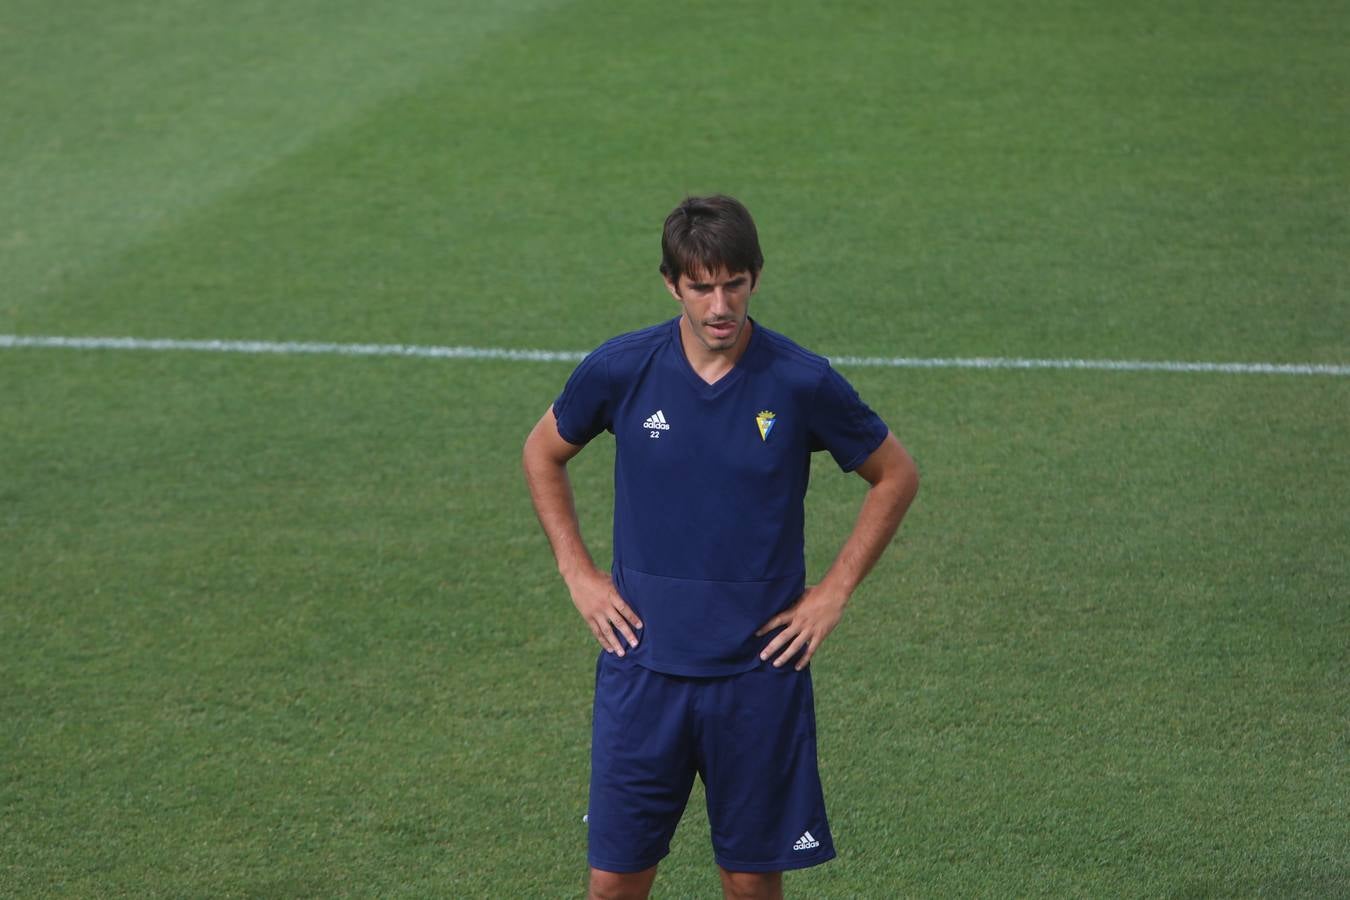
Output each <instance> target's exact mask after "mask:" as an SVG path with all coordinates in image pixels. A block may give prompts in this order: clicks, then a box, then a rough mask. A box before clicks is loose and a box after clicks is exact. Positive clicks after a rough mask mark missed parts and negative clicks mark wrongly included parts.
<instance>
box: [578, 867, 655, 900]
mask: <svg viewBox="0 0 1350 900" xmlns="http://www.w3.org/2000/svg"><path fill="white" fill-rule="evenodd" d="M655 878H656V866H652V867H651V868H650V869H643V870H642V871H641V872H606V871H604V870H603V869H591V886H590V891H589V892H588V893H587V895H586V896H587V900H646V898H647V895H648V894H649V893H651V890H652V880H653V879H655Z"/></svg>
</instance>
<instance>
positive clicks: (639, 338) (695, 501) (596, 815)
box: [523, 196, 919, 900]
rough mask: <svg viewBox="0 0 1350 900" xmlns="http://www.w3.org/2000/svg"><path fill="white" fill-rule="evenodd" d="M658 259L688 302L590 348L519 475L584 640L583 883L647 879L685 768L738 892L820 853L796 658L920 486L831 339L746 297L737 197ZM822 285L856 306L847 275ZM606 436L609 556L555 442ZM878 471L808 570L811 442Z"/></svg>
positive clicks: (827, 846) (680, 797)
mask: <svg viewBox="0 0 1350 900" xmlns="http://www.w3.org/2000/svg"><path fill="white" fill-rule="evenodd" d="M661 255H662V261H661V267H660V269H661V274H662V276H663V277H664V279H665V283H666V288H667V290H669V291H670V294H671V296H672V297H674V298H675V301H676V303H678V304H679V307H680V315H679V316H678V317H676V318H674V319H672V320H670V321H667V322H664V323H662V324H660V325H656V326H654V327H651V328H647V329H645V330H642V331H637V332H633V333H631V334H625V335H622V336H620V337H616V338H614V339H612V340H610V341H607V342H606V343H605V344H603V345H602V346H600V347H599V348H598V349H597V350H595V351H594V352H593V353H591V354H589V355H588V356H587V357H586V358H585V359H584V360H583V361H582V362H581V364H580V365H578V366H577V368H576V370H575V371H574V372H573V373H572V376H571V378H570V379H568V381H567V384H566V386H565V387H564V388H563V391H562V393H561V394H560V395H559V396H558V398H557V399H556V400H555V401H554V402H553V405H552V406H551V407H550V408H549V410H548V411H547V412H545V413H544V416H543V418H541V419H540V420H539V422H538V424H536V425H535V426H534V429H533V431H531V432H530V436H529V437H528V439H527V440H526V442H525V450H524V459H523V462H524V467H525V477H526V481H527V482H528V484H529V488H530V493H531V496H532V498H533V500H534V506H535V510H536V512H537V513H538V515H539V521H540V523H541V524H542V525H543V529H544V532H545V533H546V534H547V536H548V539H549V542H550V544H551V545H552V548H553V554H554V556H555V558H556V560H557V564H558V570H559V572H560V573H561V575H562V577H563V579H564V581H565V582H566V584H567V588H568V590H569V591H570V592H571V595H572V602H573V603H574V604H575V605H576V608H577V611H578V612H579V613H580V614H581V617H582V619H583V620H584V621H585V623H586V626H587V627H588V628H589V629H590V631H591V634H593V635H594V636H595V639H596V641H597V642H599V644H600V647H601V648H602V651H603V652H601V653H599V658H598V660H597V662H596V682H595V706H594V716H593V725H592V736H591V786H590V801H589V811H588V822H589V862H590V867H591V868H590V893H589V896H590V897H591V898H596V900H598V898H644V897H646V896H647V895H648V893H649V891H650V890H651V886H652V882H653V880H654V879H655V877H656V866H657V863H659V862H660V860H661V859H662V858H663V857H665V855H666V854H667V853H668V852H669V851H670V839H671V835H672V834H673V833H674V831H675V826H676V824H677V823H678V822H679V819H680V816H681V815H682V814H683V812H684V807H685V804H686V802H687V801H688V798H689V792H690V790H691V788H692V786H693V781H694V775H695V773H697V774H698V775H699V776H700V777H701V778H702V780H703V783H704V788H705V793H706V796H707V809H708V818H709V821H710V824H711V827H712V842H713V848H714V851H715V858H716V860H717V864H718V867H719V872H720V875H721V879H722V888H723V892H724V894H725V895H726V896H727V897H729V898H733V897H734V898H773V897H781V896H782V873H783V872H784V871H785V870H788V869H799V868H804V867H807V866H813V865H816V864H818V863H823V862H825V861H827V860H829V859H832V858H833V857H834V845H833V841H832V840H831V837H830V826H829V824H828V822H827V821H826V818H825V803H824V798H823V795H822V792H821V786H820V777H819V774H818V772H817V768H816V735H815V710H814V702H813V697H812V691H811V674H810V669H809V668H808V664H809V663H810V662H811V659H812V657H814V655H815V654H816V652H817V651H818V650H819V649H820V645H821V642H823V641H824V640H825V638H826V637H828V636H829V634H830V632H832V631H833V630H834V628H835V626H836V625H838V624H839V620H840V617H841V616H843V614H844V607H845V605H846V604H847V603H848V600H849V596H850V595H851V594H852V593H853V591H854V589H855V588H857V586H858V584H859V583H860V582H861V581H862V580H863V578H864V577H865V576H866V575H867V573H868V571H869V570H870V569H871V568H872V566H873V564H874V563H875V562H876V561H877V559H878V557H880V555H881V553H882V551H883V550H884V549H885V547H886V545H887V544H888V543H889V542H890V540H891V537H892V536H893V535H894V534H895V530H896V528H897V527H898V526H899V524H900V520H901V518H902V517H903V516H904V514H905V510H906V509H907V508H908V507H909V504H910V501H911V500H912V499H913V498H914V495H915V492H916V491H917V490H918V483H919V481H918V472H917V469H916V468H915V465H914V462H913V460H911V459H910V457H909V454H908V453H906V452H905V450H904V448H903V447H902V446H901V445H900V443H899V441H897V440H896V439H895V437H894V436H893V435H892V434H891V433H890V431H889V430H888V429H887V427H886V425H885V423H884V422H882V420H881V419H880V418H879V417H878V416H877V415H876V413H874V412H873V411H872V410H871V409H869V408H868V407H867V405H866V404H864V403H863V401H862V400H861V399H860V398H859V397H858V395H857V393H856V392H855V391H854V390H853V388H852V387H851V386H850V385H849V384H848V382H847V381H845V380H844V379H843V378H842V377H841V376H840V375H839V374H838V373H837V372H835V371H834V369H832V368H831V367H830V364H829V361H828V360H826V359H824V358H822V357H820V356H817V355H815V354H813V353H809V352H808V351H806V350H804V349H802V348H801V347H799V346H798V345H797V344H795V343H793V342H792V341H790V340H788V339H787V338H786V337H784V336H782V335H780V334H777V333H776V332H773V331H770V330H769V329H768V328H766V327H764V326H763V325H761V324H760V323H759V322H757V321H756V320H754V319H751V318H750V315H749V306H750V298H751V297H752V296H753V295H754V294H755V292H756V290H757V289H758V288H759V284H760V273H761V270H762V269H763V266H764V257H763V254H762V253H761V252H760V247H759V237H758V234H757V232H756V230H755V224H754V221H753V220H752V219H751V217H750V213H749V212H748V211H747V210H746V208H745V207H744V206H742V205H741V204H740V203H739V202H737V201H736V200H734V199H732V198H730V197H725V196H712V197H690V198H688V199H686V200H685V201H684V202H683V203H681V204H680V205H679V206H677V207H676V208H675V210H674V211H673V212H672V213H671V214H670V216H669V217H668V218H667V219H666V224H665V229H664V233H663V235H662V239H661ZM816 302H829V303H832V304H835V308H836V309H837V312H838V314H839V315H847V314H848V309H847V307H846V306H845V305H844V304H845V303H846V302H847V301H846V299H842V298H828V299H827V300H820V301H816ZM602 431H608V432H610V433H612V434H613V435H614V441H615V446H616V454H615V464H614V564H613V567H612V569H611V570H610V571H609V572H605V571H602V570H600V569H598V568H597V567H596V565H595V563H594V562H593V560H592V557H591V555H590V553H589V551H588V550H587V549H586V545H585V544H584V543H583V541H582V536H581V530H580V527H579V526H578V522H577V516H576V509H575V506H574V505H573V497H572V490H571V486H570V483H569V481H568V478H567V463H568V461H569V460H571V459H572V458H573V457H574V456H576V455H577V454H578V453H579V452H581V450H582V448H583V447H584V446H585V445H586V444H587V443H588V442H590V441H591V440H592V439H593V438H595V437H596V436H597V435H599V434H600V432H602ZM819 450H828V451H829V453H830V455H831V456H832V457H833V458H834V460H835V462H836V463H838V465H839V467H840V468H841V469H843V470H844V471H846V472H847V471H853V472H857V473H858V474H859V475H860V476H861V477H862V478H863V479H864V480H866V482H867V484H868V489H867V493H866V496H865V498H864V500H863V502H862V508H861V510H860V512H859V514H858V518H857V521H856V523H855V524H854V526H853V530H852V532H851V533H850V534H849V535H848V537H847V539H846V540H845V541H844V543H843V546H842V548H841V549H840V550H839V553H838V555H837V557H836V558H835V560H834V563H833V565H831V566H830V568H829V570H828V571H827V572H826V573H825V575H824V577H823V578H821V580H820V581H819V583H817V584H815V585H814V586H811V587H808V586H807V584H806V572H805V568H806V566H805V553H804V538H803V519H804V512H803V501H804V497H805V494H806V484H807V478H808V475H809V472H810V456H811V454H812V453H813V452H815V451H819Z"/></svg>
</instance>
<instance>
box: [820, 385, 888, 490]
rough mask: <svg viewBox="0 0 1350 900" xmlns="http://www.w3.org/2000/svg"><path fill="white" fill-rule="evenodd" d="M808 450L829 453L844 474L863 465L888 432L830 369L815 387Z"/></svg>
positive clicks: (860, 399)
mask: <svg viewBox="0 0 1350 900" xmlns="http://www.w3.org/2000/svg"><path fill="white" fill-rule="evenodd" d="M810 423H811V424H810V435H809V437H810V442H811V449H812V450H813V451H815V450H828V451H830V455H831V456H833V457H834V461H835V462H836V463H838V464H839V468H841V469H843V470H844V471H845V472H851V471H853V470H854V469H856V468H857V467H858V466H860V465H862V464H863V463H864V462H865V461H866V460H867V457H869V456H871V455H872V451H874V450H876V449H877V448H878V447H880V446H881V442H882V441H884V440H885V439H886V435H887V434H888V433H889V429H888V428H887V427H886V423H885V422H883V421H882V420H881V417H880V416H878V415H877V414H876V413H874V412H873V411H872V409H871V407H869V406H868V405H867V404H866V403H864V402H863V401H862V398H861V397H859V396H858V392H857V391H855V390H854V389H853V385H851V384H849V383H848V382H847V381H846V380H844V377H843V376H842V375H840V374H839V373H838V372H836V371H835V370H834V369H833V368H832V367H827V368H826V369H825V373H824V375H823V376H822V378H821V381H820V385H819V386H818V387H817V388H816V395H815V398H814V400H813V401H812V404H811V415H810Z"/></svg>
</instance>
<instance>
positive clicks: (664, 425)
mask: <svg viewBox="0 0 1350 900" xmlns="http://www.w3.org/2000/svg"><path fill="white" fill-rule="evenodd" d="M642 427H643V428H645V429H647V430H648V431H669V430H670V423H668V422H667V421H666V414H665V413H663V412H662V411H661V410H659V409H658V410H657V411H656V412H654V413H652V414H651V415H650V416H648V417H647V421H645V422H643V423H642Z"/></svg>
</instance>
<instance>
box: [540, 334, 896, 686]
mask: <svg viewBox="0 0 1350 900" xmlns="http://www.w3.org/2000/svg"><path fill="white" fill-rule="evenodd" d="M679 325H680V320H679V318H676V319H673V320H671V321H669V322H665V323H663V324H661V325H656V326H653V327H651V328H646V329H643V330H642V331H635V332H633V333H631V334H625V335H622V336H620V337H616V338H614V339H613V340H610V341H607V342H606V343H605V344H603V345H601V346H600V347H599V348H597V349H596V350H595V351H594V352H593V353H591V354H589V355H588V356H587V357H586V358H585V359H584V360H582V362H581V364H580V365H579V366H577V368H576V370H575V371H574V372H573V373H572V376H571V378H569V379H568V381H567V386H566V387H565V388H563V392H562V394H561V395H559V397H558V399H557V400H556V401H555V402H554V404H553V414H554V416H555V417H556V418H557V420H558V433H559V434H560V435H561V436H562V437H563V439H564V440H566V441H567V442H568V443H571V444H578V445H581V444H586V443H588V442H589V441H590V440H591V439H592V438H594V437H595V436H596V435H598V434H599V433H600V432H602V431H609V432H612V433H613V434H614V439H615V447H616V451H615V463H614V568H613V575H614V583H615V586H616V587H617V588H618V590H619V594H620V595H621V596H622V597H623V598H624V600H625V601H626V602H627V603H628V604H629V605H630V606H632V607H633V608H634V609H635V610H636V611H637V613H638V615H639V616H640V617H641V619H642V624H643V629H642V630H641V631H640V632H638V634H639V642H638V646H637V648H636V649H634V650H632V651H631V652H630V656H631V658H632V660H633V661H634V662H636V663H639V664H641V665H643V666H646V667H647V668H650V669H654V670H656V671H658V672H666V673H669V674H672V675H699V676H710V675H731V674H735V673H737V672H744V671H748V670H749V669H752V668H754V667H755V666H756V665H757V664H758V662H759V659H758V653H759V651H760V649H762V646H763V644H765V643H766V642H767V640H768V638H767V637H762V638H756V637H755V631H756V630H757V629H758V628H759V627H760V626H761V625H763V624H764V622H766V621H767V620H769V619H770V618H772V617H773V616H774V615H775V614H777V613H778V612H781V611H782V610H783V609H784V608H786V607H787V606H789V605H791V604H792V603H793V602H794V601H795V600H796V599H797V598H798V597H800V596H801V594H802V591H803V590H804V589H805V584H806V582H805V578H806V562H805V549H804V537H803V523H804V513H803V501H804V499H805V496H806V485H807V480H808V478H809V475H810V457H811V453H813V452H815V451H818V450H828V451H829V452H830V454H831V455H832V456H833V457H834V460H835V462H837V463H838V464H839V467H840V468H841V469H843V470H844V471H851V470H852V469H854V468H856V467H857V466H859V465H861V464H862V462H863V461H864V460H866V459H867V457H868V456H870V455H871V453H872V451H874V450H876V449H877V447H878V446H880V445H881V442H882V441H883V440H885V438H886V434H887V428H886V424H885V423H884V422H883V421H882V420H881V419H880V418H879V417H878V416H877V414H876V413H874V412H873V411H872V410H871V409H869V408H868V406H867V404H865V403H863V402H862V400H861V399H860V398H859V397H858V394H857V392H856V391H854V390H853V388H852V386H851V385H849V383H848V382H847V381H845V380H844V379H843V378H842V377H841V376H840V375H839V374H838V373H837V372H835V371H834V369H832V368H831V367H830V364H829V361H828V360H826V359H825V358H824V357H821V356H817V355H816V354H814V353H810V352H808V351H806V350H804V349H802V348H801V347H799V346H798V345H797V344H795V343H793V342H792V341H790V340H789V339H787V338H785V337H783V336H782V335H780V334H777V333H775V332H773V331H770V330H769V329H767V328H765V327H763V326H762V325H760V324H759V323H757V322H756V323H753V330H752V331H751V334H750V344H749V346H748V347H746V350H745V353H744V354H743V355H742V356H741V358H740V360H739V361H738V362H737V363H736V365H735V366H734V367H733V368H732V370H731V371H730V372H728V373H727V374H726V375H724V376H722V378H721V379H719V380H718V381H717V382H716V383H715V384H708V383H707V382H705V381H704V380H703V379H702V378H700V377H699V376H698V375H697V374H696V373H695V372H694V369H693V367H692V366H690V365H689V361H688V359H687V358H686V357H685V355H684V348H683V346H682V345H681V343H680V327H679Z"/></svg>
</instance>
